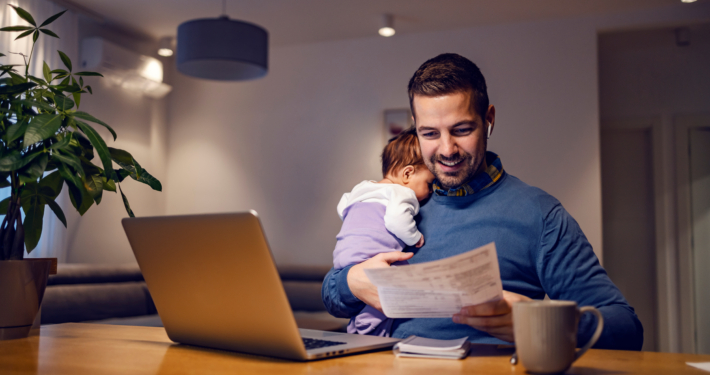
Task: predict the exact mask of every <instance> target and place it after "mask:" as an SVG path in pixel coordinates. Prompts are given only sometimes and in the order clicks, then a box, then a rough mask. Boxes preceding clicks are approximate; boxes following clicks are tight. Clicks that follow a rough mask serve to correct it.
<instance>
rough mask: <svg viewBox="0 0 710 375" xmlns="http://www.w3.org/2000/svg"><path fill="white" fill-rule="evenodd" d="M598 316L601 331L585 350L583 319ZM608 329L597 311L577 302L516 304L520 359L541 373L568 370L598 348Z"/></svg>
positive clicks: (516, 341)
mask: <svg viewBox="0 0 710 375" xmlns="http://www.w3.org/2000/svg"><path fill="white" fill-rule="evenodd" d="M586 312H590V313H592V314H594V315H596V316H597V321H598V323H597V329H596V331H594V334H593V335H592V338H591V339H590V340H589V342H588V343H587V344H586V345H584V347H583V348H581V349H579V350H576V348H577V326H578V325H579V317H580V316H581V315H582V314H584V313H586ZM603 329H604V318H602V314H601V313H600V312H599V310H597V309H596V308H594V307H592V306H584V307H582V308H577V303H576V302H574V301H525V302H516V303H514V304H513V331H514V334H515V347H516V352H517V356H518V360H519V361H520V362H521V363H522V364H523V366H525V369H526V370H528V371H529V372H532V373H538V374H555V373H560V372H563V371H565V370H567V369H568V368H569V367H570V366H571V365H572V362H574V361H576V360H577V359H579V357H581V356H582V355H583V354H584V352H586V351H587V350H588V349H589V348H591V347H592V345H594V343H596V342H597V340H598V339H599V336H600V335H601V333H602V330H603Z"/></svg>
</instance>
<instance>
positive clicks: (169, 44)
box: [158, 36, 173, 57]
mask: <svg viewBox="0 0 710 375" xmlns="http://www.w3.org/2000/svg"><path fill="white" fill-rule="evenodd" d="M158 55H160V56H164V57H168V56H172V55H173V38H171V37H169V36H164V37H162V38H160V44H158Z"/></svg>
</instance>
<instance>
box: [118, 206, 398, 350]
mask: <svg viewBox="0 0 710 375" xmlns="http://www.w3.org/2000/svg"><path fill="white" fill-rule="evenodd" d="M121 222H122V224H123V228H124V230H125V231H126V235H127V236H128V241H129V242H130V244H131V248H132V249H133V253H134V254H135V256H136V260H137V261H138V265H139V266H140V269H141V271H142V272H143V277H144V278H145V281H146V283H147V284H148V290H150V294H151V296H152V297H153V301H154V302H155V306H156V308H157V310H158V314H159V315H160V318H161V320H162V321H163V325H164V326H165V331H166V332H167V334H168V337H169V338H170V339H171V340H172V341H175V342H178V343H181V344H188V345H196V346H203V347H208V348H215V349H224V350H231V351H236V352H243V353H250V354H257V355H265V356H271V357H278V358H285V359H291V360H302V361H305V360H313V359H322V358H327V357H333V356H339V355H344V354H352V353H357V352H362V351H370V350H376V349H386V348H390V347H392V346H393V345H394V344H395V343H396V342H398V341H399V339H393V338H385V337H373V336H365V335H353V334H347V333H339V332H326V331H316V330H309V329H299V328H298V327H297V326H296V320H295V318H294V317H293V313H292V311H291V307H290V305H289V303H288V300H287V298H286V293H285V292H284V288H283V285H282V284H281V278H280V277H279V274H278V272H277V270H276V266H275V265H274V262H273V258H272V256H271V251H270V250H269V245H268V244H267V242H266V237H265V236H264V231H263V229H262V226H261V222H260V220H259V217H258V216H257V213H256V212H255V211H250V212H244V213H228V214H209V215H191V216H163V217H141V218H125V219H123V220H122V221H121Z"/></svg>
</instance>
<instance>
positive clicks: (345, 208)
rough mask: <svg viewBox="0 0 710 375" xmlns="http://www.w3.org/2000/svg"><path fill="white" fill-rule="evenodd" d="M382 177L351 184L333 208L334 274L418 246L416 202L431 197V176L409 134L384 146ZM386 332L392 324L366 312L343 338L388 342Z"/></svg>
mask: <svg viewBox="0 0 710 375" xmlns="http://www.w3.org/2000/svg"><path fill="white" fill-rule="evenodd" d="M382 175H383V177H384V179H383V180H381V181H379V182H375V181H363V182H361V183H359V184H357V185H356V186H355V187H354V188H353V190H352V191H351V192H350V193H345V194H343V197H342V198H341V199H340V203H338V215H340V218H341V219H342V220H343V226H342V227H341V229H340V233H338V236H337V237H336V238H337V240H338V242H337V244H336V245H335V250H334V251H333V263H334V267H335V268H337V269H341V268H345V267H347V266H349V265H351V264H357V263H361V262H363V261H365V260H367V259H370V258H372V257H373V256H375V255H377V254H379V253H384V252H390V251H402V250H403V249H404V248H405V247H406V246H416V247H421V246H422V245H424V236H423V235H422V234H421V233H420V232H419V230H418V229H417V225H416V223H415V222H414V217H415V216H416V215H417V213H419V201H422V200H424V199H427V198H428V197H429V195H430V194H431V183H432V181H434V175H433V174H432V173H431V172H430V171H429V169H428V168H427V167H426V165H425V164H424V159H422V156H421V151H420V149H419V140H418V139H417V135H416V131H415V130H414V128H412V129H409V130H407V131H405V132H403V133H402V134H400V135H398V136H396V137H394V138H392V139H391V140H390V141H389V143H388V144H387V146H385V149H384V151H383V152H382ZM404 264H406V262H405V263H404ZM391 327H392V319H388V318H387V317H386V316H385V315H384V314H383V313H381V312H379V311H378V310H376V309H374V308H372V307H370V306H366V307H365V308H364V309H363V310H362V311H361V312H360V314H359V315H358V316H356V317H355V318H353V319H351V320H350V324H348V332H349V333H359V334H368V335H375V336H389V333H390V330H391Z"/></svg>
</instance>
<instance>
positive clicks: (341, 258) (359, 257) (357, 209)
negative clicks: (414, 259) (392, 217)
mask: <svg viewBox="0 0 710 375" xmlns="http://www.w3.org/2000/svg"><path fill="white" fill-rule="evenodd" d="M385 211H386V207H385V206H384V205H383V204H380V203H374V202H358V203H354V204H353V205H351V206H350V207H348V208H346V209H345V211H343V226H342V227H341V228H340V233H338V235H337V237H336V239H337V240H338V242H337V243H336V244H335V250H333V266H334V267H335V268H337V269H340V268H344V267H347V266H348V265H351V264H356V263H361V262H363V261H365V260H367V259H370V258H372V257H373V256H375V255H377V254H379V253H386V252H390V251H402V250H403V249H404V247H405V246H406V245H405V244H404V242H402V241H400V240H399V239H398V238H397V237H395V236H394V235H393V234H392V233H390V232H389V231H388V230H387V228H386V227H385V219H384V217H385Z"/></svg>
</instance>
